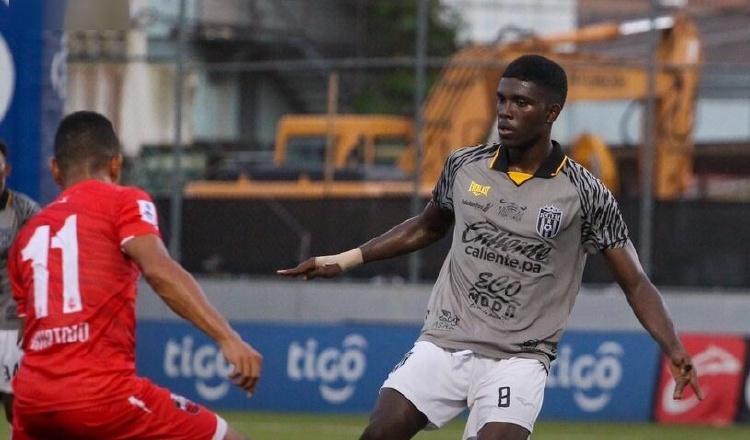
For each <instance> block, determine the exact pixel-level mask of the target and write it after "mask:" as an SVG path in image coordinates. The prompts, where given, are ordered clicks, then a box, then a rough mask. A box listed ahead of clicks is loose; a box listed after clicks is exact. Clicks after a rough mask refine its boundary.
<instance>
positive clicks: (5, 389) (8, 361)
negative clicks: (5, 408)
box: [0, 330, 21, 394]
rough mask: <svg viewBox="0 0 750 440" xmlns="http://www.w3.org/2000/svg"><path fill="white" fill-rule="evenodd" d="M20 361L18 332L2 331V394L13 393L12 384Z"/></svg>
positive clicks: (0, 352)
mask: <svg viewBox="0 0 750 440" xmlns="http://www.w3.org/2000/svg"><path fill="white" fill-rule="evenodd" d="M20 360H21V349H20V348H18V330H0V393H6V394H12V393H13V388H12V387H11V383H10V382H11V380H12V379H13V377H14V376H15V375H16V372H17V371H18V362H19V361H20Z"/></svg>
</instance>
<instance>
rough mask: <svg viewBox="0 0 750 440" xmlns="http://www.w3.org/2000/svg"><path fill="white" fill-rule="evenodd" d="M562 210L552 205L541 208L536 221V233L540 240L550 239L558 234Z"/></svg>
mask: <svg viewBox="0 0 750 440" xmlns="http://www.w3.org/2000/svg"><path fill="white" fill-rule="evenodd" d="M561 224H562V210H561V209H560V208H558V207H556V206H554V205H546V206H542V208H541V209H539V216H538V217H537V219H536V233H537V234H539V236H540V237H542V238H552V237H554V236H556V235H557V234H558V233H560V225H561Z"/></svg>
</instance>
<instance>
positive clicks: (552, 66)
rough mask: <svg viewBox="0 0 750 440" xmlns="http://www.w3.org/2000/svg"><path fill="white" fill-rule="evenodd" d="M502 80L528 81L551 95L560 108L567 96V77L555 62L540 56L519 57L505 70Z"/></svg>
mask: <svg viewBox="0 0 750 440" xmlns="http://www.w3.org/2000/svg"><path fill="white" fill-rule="evenodd" d="M502 77H503V78H515V79H519V80H521V81H529V82H532V83H534V84H536V85H539V86H542V87H544V89H545V90H547V91H548V92H549V93H551V94H552V98H553V100H554V101H557V103H558V104H560V106H561V107H562V106H564V105H565V98H567V96H568V76H567V75H566V74H565V70H563V68H562V67H561V66H560V65H559V64H557V63H556V62H554V61H552V60H550V59H549V58H546V57H543V56H542V55H536V54H529V55H521V56H520V57H518V58H516V59H515V60H513V61H511V62H510V64H508V66H507V67H506V68H505V72H503V75H502Z"/></svg>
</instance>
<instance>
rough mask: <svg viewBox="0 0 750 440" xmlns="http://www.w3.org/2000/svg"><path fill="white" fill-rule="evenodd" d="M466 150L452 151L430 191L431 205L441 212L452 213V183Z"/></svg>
mask: <svg viewBox="0 0 750 440" xmlns="http://www.w3.org/2000/svg"><path fill="white" fill-rule="evenodd" d="M465 150H466V148H459V149H457V150H454V151H453V152H452V153H451V154H450V155H449V156H448V158H447V159H446V160H445V165H444V166H443V171H442V172H441V173H440V178H438V181H437V183H436V184H435V188H434V189H433V190H432V199H431V203H432V204H433V205H435V206H437V207H438V208H440V209H441V210H442V211H449V212H454V210H453V183H454V182H455V181H456V173H457V172H458V168H459V167H460V166H461V163H462V160H461V159H462V158H463V157H465V155H464V154H463V152H464V151H465Z"/></svg>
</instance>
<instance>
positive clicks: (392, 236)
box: [360, 217, 445, 262]
mask: <svg viewBox="0 0 750 440" xmlns="http://www.w3.org/2000/svg"><path fill="white" fill-rule="evenodd" d="M444 235H445V231H444V230H435V229H430V228H427V227H424V226H423V225H421V224H420V218H419V217H414V218H410V219H409V220H406V221H405V222H403V223H401V224H399V225H397V226H395V227H393V228H392V229H390V230H389V231H388V232H386V233H384V234H382V235H380V236H378V237H375V238H373V239H372V240H370V241H368V242H367V243H365V244H363V245H362V246H360V249H361V250H362V257H363V259H364V261H365V262H368V261H377V260H385V259H389V258H394V257H398V256H401V255H405V254H408V253H410V252H414V251H417V250H419V249H423V248H425V247H427V246H429V245H431V244H432V243H434V242H436V241H438V240H439V239H440V238H441V237H443V236H444Z"/></svg>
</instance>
